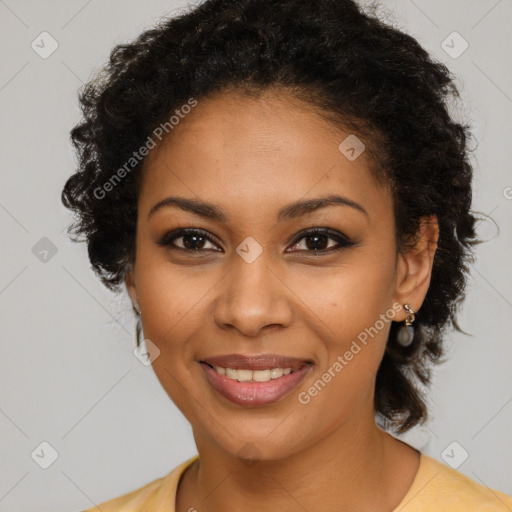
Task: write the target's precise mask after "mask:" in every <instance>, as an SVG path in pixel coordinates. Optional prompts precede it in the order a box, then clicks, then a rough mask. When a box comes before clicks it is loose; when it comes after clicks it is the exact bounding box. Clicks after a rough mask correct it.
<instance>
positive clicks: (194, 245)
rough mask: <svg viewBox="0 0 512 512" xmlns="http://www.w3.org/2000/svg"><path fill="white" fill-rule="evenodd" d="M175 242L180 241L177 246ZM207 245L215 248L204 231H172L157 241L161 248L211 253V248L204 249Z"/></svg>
mask: <svg viewBox="0 0 512 512" xmlns="http://www.w3.org/2000/svg"><path fill="white" fill-rule="evenodd" d="M176 240H182V241H181V242H180V243H179V244H176V243H175V241H176ZM208 244H212V245H215V246H217V245H216V244H215V242H214V241H213V240H212V238H211V237H209V236H208V235H206V234H205V232H204V231H201V230H197V229H180V230H178V231H173V232H171V233H167V234H166V235H164V236H163V238H162V239H160V240H159V241H158V245H161V246H163V247H169V248H171V249H179V250H181V251H191V252H199V251H211V250H212V249H211V248H209V247H205V246H207V245H208ZM213 250H217V249H213Z"/></svg>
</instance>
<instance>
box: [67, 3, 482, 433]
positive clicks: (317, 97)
mask: <svg viewBox="0 0 512 512" xmlns="http://www.w3.org/2000/svg"><path fill="white" fill-rule="evenodd" d="M270 88H273V89H276V90H284V91H288V92H290V93H292V94H293V95H295V97H297V98H299V99H301V100H303V101H305V102H306V103H307V104H308V105H309V106H311V107H312V108H314V109H315V111H316V112H318V113H319V114H320V115H322V116H323V117H324V118H325V119H326V120H328V121H330V122H332V123H333V124H335V125H336V126H338V127H341V128H344V129H350V131H351V132H352V133H355V134H357V135H358V136H361V138H362V139H363V140H364V141H365V143H368V150H369V154H370V156H372V155H373V158H372V161H373V164H372V165H373V166H372V172H373V173H374V175H375V176H376V177H377V178H378V179H379V180H380V181H382V182H383V183H386V184H388V185H390V187H391V190H392V194H393V200H394V214H395V225H396V240H397V250H399V251H402V250H405V249H406V248H407V247H410V244H412V243H414V241H415V236H416V235H417V233H418V227H419V223H420V220H421V219H422V218H423V217H425V216H429V215H436V216H437V219H438V222H439V241H438V247H437V252H436V254H435V258H434V262H433V269H432V278H431V283H430V287H429V289H428V292H427V295H426V297H425V300H424V303H423V306H422V308H421V311H420V312H419V313H417V315H416V321H415V332H416V335H415V338H414V341H413V343H412V344H411V345H410V346H408V347H402V346H401V345H400V344H398V343H397V328H398V327H399V324H398V323H396V322H392V326H391V329H390V335H389V339H388V343H387V348H386V352H385V355H384V357H383V360H382V362H381V365H380V367H379V370H378V373H377V376H376V388H375V403H374V407H375V412H376V414H377V415H378V417H379V418H380V419H381V421H382V422H383V423H384V424H386V426H387V427H388V428H391V429H393V430H394V431H395V432H397V433H403V432H406V431H407V430H409V429H410V428H411V427H413V426H415V425H417V424H419V423H423V422H424V421H425V420H426V418H427V407H426V404H425V397H424V391H423V390H422V389H421V386H418V384H421V385H427V384H429V383H430V379H431V369H432V365H433V363H439V362H442V361H441V356H443V355H444V351H443V346H442V341H443V334H444V331H445V329H446V327H447V326H448V324H449V323H451V324H452V325H453V326H454V327H455V328H456V329H457V330H459V331H461V329H460V327H459V326H458V325H457V321H456V312H457V309H458V306H459V304H460V302H461V301H462V300H463V297H464V293H465V286H466V277H467V274H468V271H469V263H470V262H471V261H472V260H473V254H472V250H471V248H472V245H473V244H474V243H477V240H476V236H475V223H476V218H475V217H474V216H473V215H472V213H471V210H470V206H471V200H472V190H471V181H472V174H473V170H472V166H471V164H470V161H469V155H468V153H469V149H468V147H467V141H468V137H470V136H471V133H470V127H469V126H468V125H467V124H461V123H459V122H457V121H455V120H454V119H453V117H452V116H451V115H450V113H449V100H450V99H456V97H457V96H458V95H459V91H458V89H457V87H456V85H455V81H454V77H453V76H452V75H451V73H450V72H449V70H448V69H447V68H446V66H445V65H443V64H442V63H440V62H436V61H434V60H433V59H432V58H431V57H430V56H429V54H428V53H427V52H426V51H425V50H424V49H423V48H422V47H421V46H420V44H419V43H418V42H417V41H416V40H415V39H414V38H413V37H411V36H409V35H407V34H405V33H403V32H402V31H400V30H398V29H397V28H394V27H393V26H391V25H390V24H388V23H385V22H384V21H383V20H381V19H379V17H378V16H377V15H375V14H372V13H371V12H370V11H368V10H363V9H362V8H361V7H360V6H358V5H357V4H356V3H355V2H354V1H352V0H317V1H311V0H206V1H205V2H203V3H200V4H199V5H196V6H194V7H193V8H190V9H189V10H186V11H184V12H182V13H179V14H178V15H175V16H173V17H169V18H164V19H162V20H161V21H160V22H159V23H158V24H157V25H155V26H154V27H153V28H151V29H150V30H147V31H145V32H143V33H142V34H140V35H139V36H138V37H137V38H136V39H135V40H134V41H133V42H131V43H129V44H119V45H117V46H116V47H115V48H114V49H113V50H112V52H111V54H110V59H109V62H108V63H107V64H106V65H105V66H104V68H102V70H101V72H100V73H98V74H97V75H96V78H95V79H93V80H91V81H90V82H89V83H87V84H86V85H85V86H84V88H83V89H82V90H81V92H80V95H79V99H80V106H81V110H82V114H83V119H82V120H81V122H80V123H79V124H77V125H76V126H75V127H74V128H73V129H72V131H71V141H72V144H73V146H74V148H75V151H76V154H77V157H78V169H77V171H76V172H75V174H73V175H72V176H71V177H69V179H68V180H67V181H66V184H65V186H64V189H63V191H62V202H63V204H64V205H65V206H66V207H67V208H69V209H70V210H72V211H73V212H75V214H76V216H77V220H76V223H75V224H73V225H72V226H71V227H70V228H69V229H68V235H70V236H71V238H72V239H73V241H75V242H77V241H78V242H81V241H87V244H88V255H89V259H90V262H91V265H92V268H93V270H94V271H95V272H96V273H97V274H98V275H99V277H100V279H101V281H102V282H103V284H104V285H105V286H107V287H108V288H109V289H110V290H112V291H120V288H121V285H122V284H123V282H124V276H125V272H126V269H127V266H128V265H129V264H133V262H134V258H135V238H136V221H137V199H138V193H139V190H140V185H141V181H142V176H143V168H144V162H145V159H144V158H143V157H141V156H140V155H139V153H138V152H137V150H138V149H139V148H143V147H144V145H145V144H147V142H148V141H149V138H148V137H149V136H150V135H151V134H154V133H155V132H154V130H155V129H157V127H159V126H161V125H164V126H166V127H167V128H166V132H169V131H170V129H172V126H170V123H169V118H170V116H171V115H172V114H173V113H176V114H179V113H180V112H181V111H182V108H183V106H184V105H191V104H192V102H193V101H197V100H198V99H200V98H206V97H211V96H213V95H215V93H219V92H225V91H228V92H229V91H237V92H240V91H241V92H243V93H245V94H249V95H253V96H257V95H258V94H259V93H261V92H263V91H265V90H268V89H270ZM141 153H143V152H142V151H141ZM134 155H135V156H137V158H136V159H135V157H134ZM126 162H131V164H130V166H129V168H127V166H126ZM123 169H124V171H123ZM114 178H116V182H115V183H113V179H114ZM121 178H122V179H121ZM114 185H115V186H114ZM105 197H106V199H105ZM76 235H85V239H80V238H79V237H76Z"/></svg>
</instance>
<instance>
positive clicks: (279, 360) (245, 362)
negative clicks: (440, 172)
mask: <svg viewBox="0 0 512 512" xmlns="http://www.w3.org/2000/svg"><path fill="white" fill-rule="evenodd" d="M201 362H203V363H208V364H209V365H211V366H221V367H222V368H232V369H233V370H238V369H247V370H266V369H268V368H270V369H272V368H292V369H299V368H302V367H303V366H304V365H305V364H311V361H310V360H308V359H297V358H296V357H288V356H281V355H278V354H259V355H250V356H244V355H242V354H226V355H221V356H211V357H206V358H204V359H201Z"/></svg>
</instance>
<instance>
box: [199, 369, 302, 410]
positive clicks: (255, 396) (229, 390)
mask: <svg viewBox="0 0 512 512" xmlns="http://www.w3.org/2000/svg"><path fill="white" fill-rule="evenodd" d="M262 363H263V362H262V361H260V362H259V364H256V365H254V364H252V365H251V366H260V367H261V364H262ZM240 364H243V363H242V362H239V364H238V366H239V365H240ZM200 366H201V368H202V369H203V372H204V373H205V376H206V379H207V381H208V383H209V384H210V386H211V387H212V388H213V389H214V390H215V391H216V392H218V393H220V394H221V395H222V396H223V397H224V398H227V399H228V400H230V401H231V402H233V403H236V404H238V405H243V406H249V407H255V406H263V405H269V404H272V403H275V402H277V401H278V400H281V399H282V398H284V397H285V396H286V395H288V394H289V393H291V391H293V390H294V389H295V388H296V387H297V386H298V385H299V384H300V383H301V382H302V380H303V379H304V378H305V377H306V375H307V374H308V372H309V371H310V370H311V368H312V364H311V363H309V362H301V364H300V366H299V365H298V364H297V363H294V367H291V366H287V367H272V368H258V369H251V368H244V367H238V368H230V367H224V366H219V365H212V364H210V362H206V361H200ZM247 366H249V365H247Z"/></svg>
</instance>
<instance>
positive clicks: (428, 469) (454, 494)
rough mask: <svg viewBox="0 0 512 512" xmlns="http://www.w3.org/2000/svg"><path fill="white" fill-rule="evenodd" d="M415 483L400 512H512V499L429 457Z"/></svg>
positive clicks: (424, 460)
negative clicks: (508, 511)
mask: <svg viewBox="0 0 512 512" xmlns="http://www.w3.org/2000/svg"><path fill="white" fill-rule="evenodd" d="M421 457H422V459H421V464H420V469H419V471H418V474H417V476H416V479H415V481H414V482H413V485H412V487H411V489H410V490H409V492H408V493H407V495H406V496H405V498H404V500H403V501H402V503H401V504H400V506H399V507H398V508H397V509H396V510H397V511H398V510H399V511H400V512H408V511H409V510H410V511H413V510H414V511H415V512H419V511H425V512H430V510H432V511H436V512H437V511H444V510H446V511H450V512H458V511H464V512H471V511H475V512H476V511H478V512H487V511H496V512H498V511H499V512H505V511H506V510H512V497H511V496H508V495H506V494H504V493H502V492H500V491H497V490H496V489H493V488H491V487H488V486H486V485H485V484H484V483H483V482H482V483H480V482H477V481H476V480H473V479H471V478H469V477H468V476H466V475H464V474H463V473H461V472H460V471H457V470H455V469H453V468H451V467H449V466H447V465H445V464H443V463H441V462H439V461H437V460H436V459H434V458H432V457H429V456H428V455H426V454H423V453H422V454H421Z"/></svg>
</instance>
